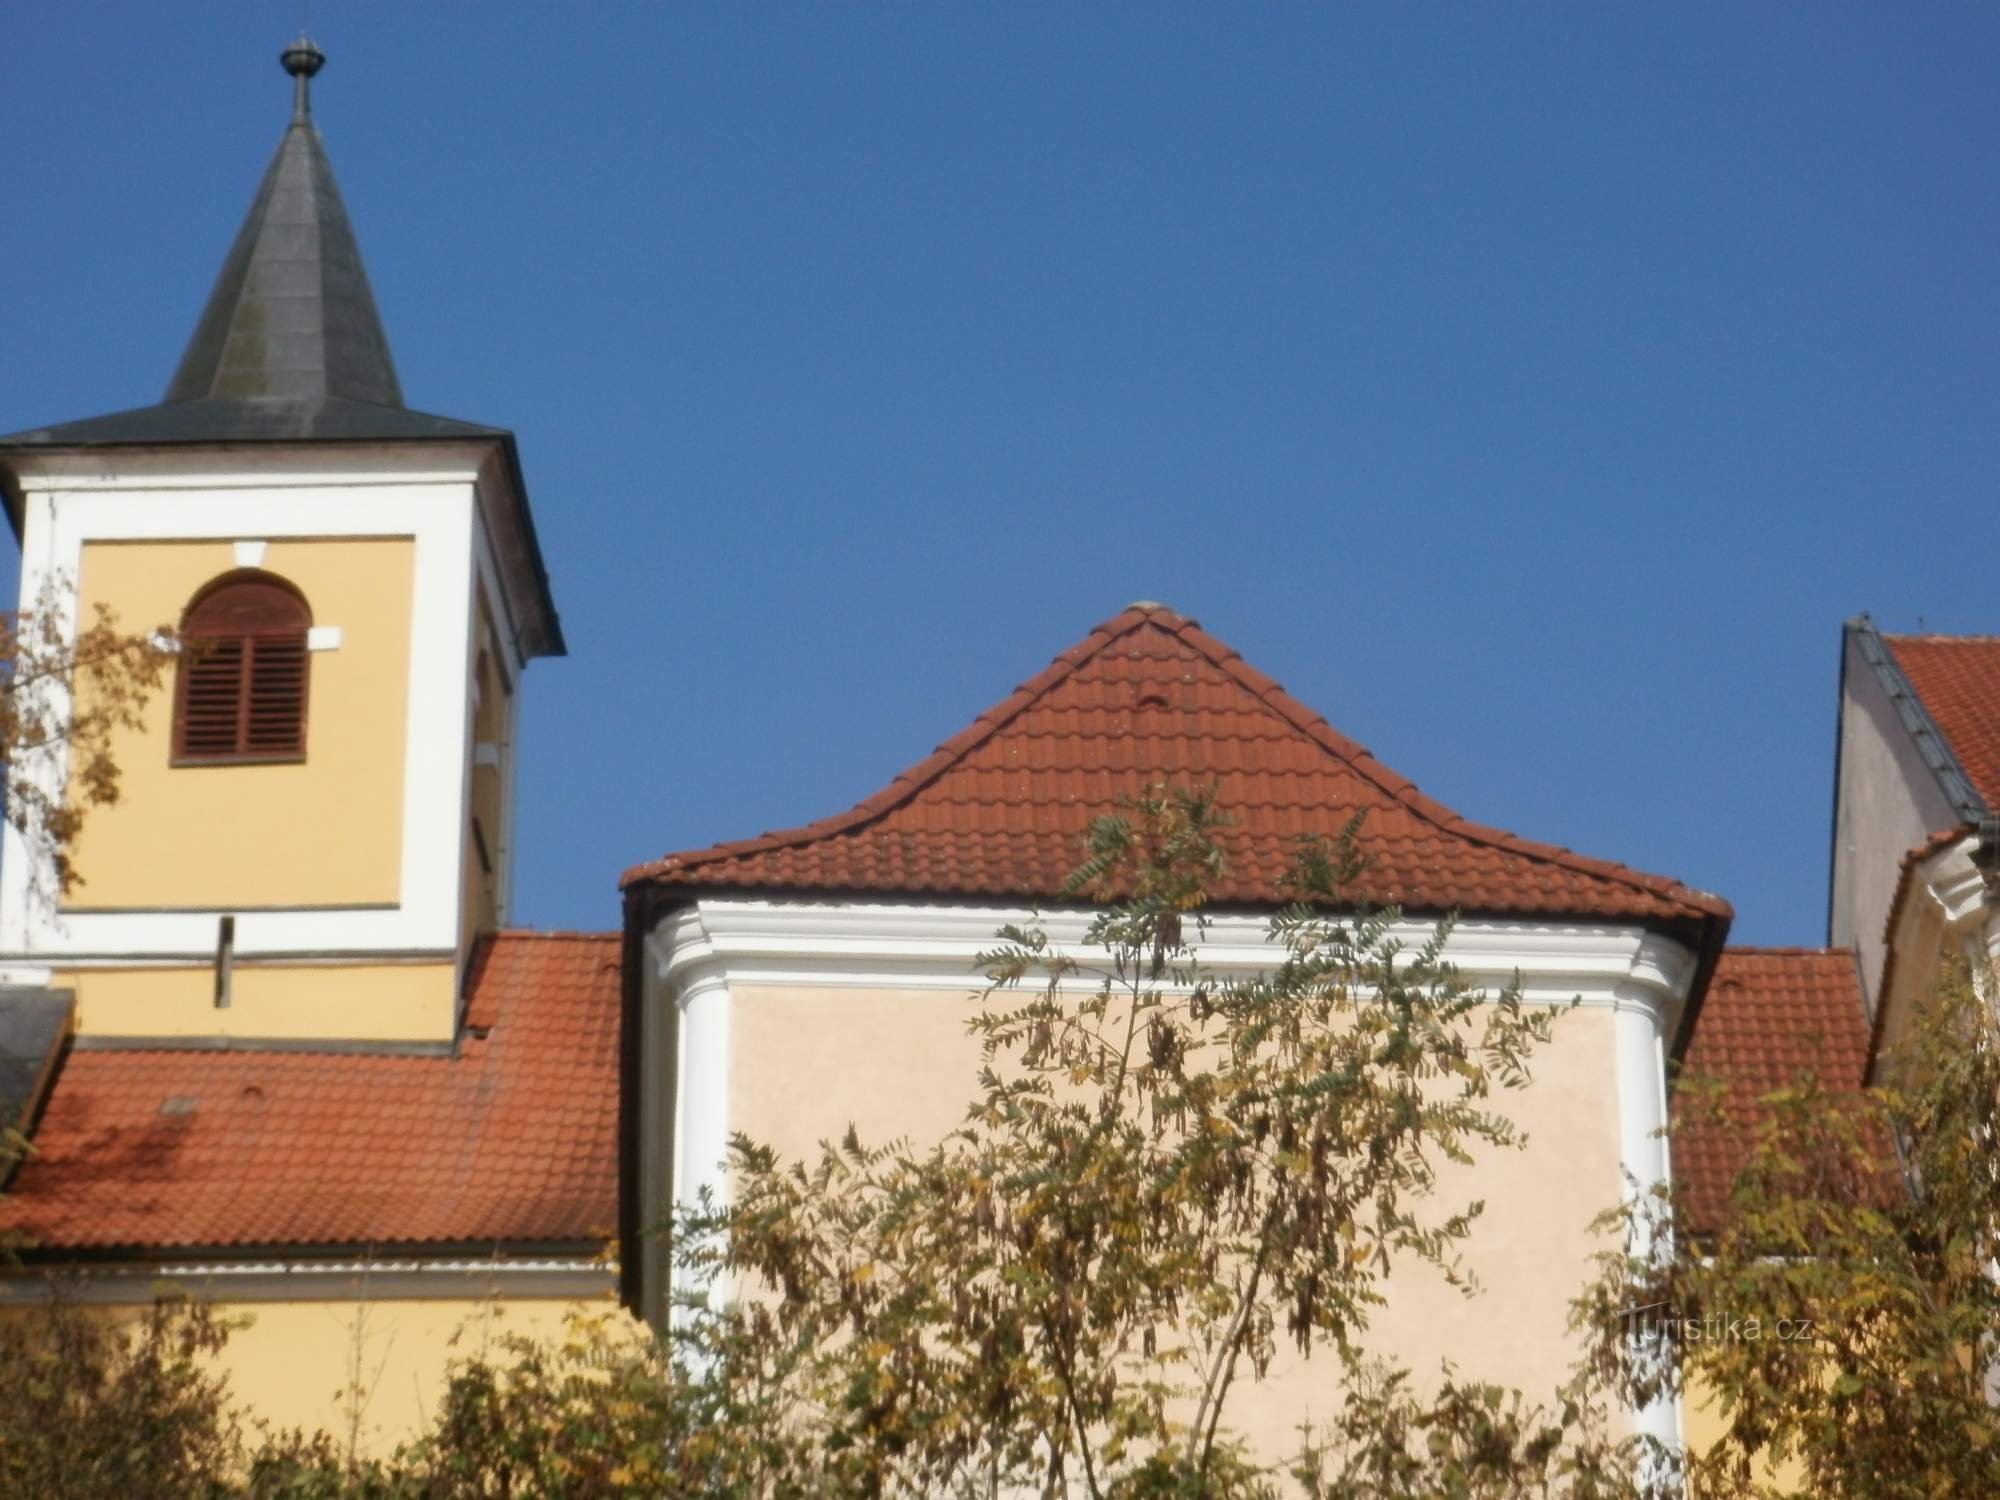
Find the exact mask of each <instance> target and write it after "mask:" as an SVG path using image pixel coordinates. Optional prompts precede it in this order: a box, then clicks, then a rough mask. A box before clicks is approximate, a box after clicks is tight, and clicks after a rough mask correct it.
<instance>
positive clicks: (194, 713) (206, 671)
mask: <svg viewBox="0 0 2000 1500" xmlns="http://www.w3.org/2000/svg"><path fill="white" fill-rule="evenodd" d="M310 623H311V615H310V614H309V613H308V611H307V609H306V605H305V601H304V600H303V599H301V598H299V597H298V595H297V594H295V593H293V592H292V591H291V589H289V588H288V587H286V586H285V585H284V584H282V583H279V582H278V581H276V580H275V579H271V578H269V577H268V575H265V576H258V575H251V576H248V577H239V578H237V579H235V580H232V581H225V582H224V583H222V584H220V585H218V586H216V587H214V588H212V589H210V590H209V591H208V592H207V593H205V594H203V595H202V596H201V597H200V598H199V599H197V600H196V601H195V603H194V605H193V606H192V607H191V608H190V609H189V610H188V612H187V617H186V619H185V621H184V623H183V625H182V633H183V638H184V643H185V645H184V651H185V654H184V656H183V658H182V661H181V670H180V681H179V691H178V696H177V702H176V705H175V709H176V711H175V715H174V756H175V758H176V759H177V760H182V761H231V760H284V759H293V758H296V757H299V756H302V755H304V754H305V725H306V689H307V684H308V681H309V676H310V663H311V658H310V656H309V654H308V652H307V645H306V630H307V627H308V626H309V625H310Z"/></svg>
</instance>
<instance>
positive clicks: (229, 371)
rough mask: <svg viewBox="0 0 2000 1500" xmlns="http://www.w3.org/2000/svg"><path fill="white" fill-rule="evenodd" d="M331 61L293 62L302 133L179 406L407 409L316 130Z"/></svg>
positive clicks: (240, 236)
mask: <svg viewBox="0 0 2000 1500" xmlns="http://www.w3.org/2000/svg"><path fill="white" fill-rule="evenodd" d="M324 62H325V58H324V56H322V54H321V53H320V51H319V49H318V48H316V47H314V46H312V45H311V43H309V42H304V41H301V42H300V44H299V45H297V46H295V47H293V48H291V49H290V50H288V51H287V52H286V53H285V69H286V71H287V72H289V73H291V74H292V76H293V77H294V78H296V79H297V80H298V81H297V85H296V99H295V103H294V106H293V110H292V123H291V126H290V127H289V128H288V129H287V130H286V131H285V138H284V139H283V140H282V141H280V142H279V143H278V154H277V155H276V156H274V157H272V158H271V165H270V168H269V170H267V171H266V172H265V173H264V181H263V182H262V184H261V185H259V187H258V189H257V196H256V197H255V198H254V199H253V200H251V204H250V212H249V213H248V214H247V215H245V217H244V220H243V227H242V228H241V229H240V230H238V231H237V233H236V243H235V244H234V245H232V246H230V249H229V257H228V259H226V260H225V261H223V263H222V274H221V275H219V276H217V277H216V278H215V290H214V291H212V292H210V293H209V296H208V306H207V308H206V309H204V310H203V312H202V315H201V322H200V323H198V324H197V325H196V326H195V331H194V337H193V339H191V340H190V341H189V343H188V346H187V352H186V353H185V354H183V355H182V356H181V364H180V368H179V369H178V370H176V371H175V372H174V378H173V382H172V383H171V384H170V385H169V386H168V387H167V397H166V399H167V400H168V401H199V400H202V399H204V398H208V397H222V398H228V397H231V396H239V397H271V396H277V397H285V396H294V397H308V398H310V397H315V396H334V397H343V398H345V399H347V400H351V401H367V402H372V403H373V404H375V405H378V406H401V405H402V404H403V388H402V386H400V385H399V384H398V383H397V381H396V364H395V361H394V359H392V358H391V357H390V354H389V337H388V335H387V334H385V333H384V332H383V331H382V315H381V314H380V313H379V312H377V311H376V310H375V295H374V293H373V292H371V291H370V290H369V288H368V273H367V271H366V270H364V269H363V268H362V264H361V247H360V246H359V245H358V244H356V243H355V240H354V226H353V225H352V224H350V223H349V222H348V218H347V205H346V204H344V203H342V202H341V200H340V188H339V186H338V185H337V184H336V183H335V182H334V180H333V165H332V163H330V162H329V161H328V160H327V159H326V146H325V144H324V143H323V142H322V141H321V140H320V135H319V131H318V130H317V129H316V128H315V127H314V125H313V122H312V103H311V96H310V93H309V89H310V80H311V78H312V75H313V74H315V73H317V72H318V71H319V70H320V67H321V66H322V64H323V63H324Z"/></svg>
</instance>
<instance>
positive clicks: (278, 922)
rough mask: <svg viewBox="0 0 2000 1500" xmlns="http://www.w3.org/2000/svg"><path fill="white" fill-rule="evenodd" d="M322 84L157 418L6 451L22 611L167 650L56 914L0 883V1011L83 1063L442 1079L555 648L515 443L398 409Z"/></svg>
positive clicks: (10, 880)
mask: <svg viewBox="0 0 2000 1500" xmlns="http://www.w3.org/2000/svg"><path fill="white" fill-rule="evenodd" d="M324 61H325V59H324V57H323V56H322V54H321V53H320V52H319V51H318V49H317V48H315V47H314V46H313V45H312V44H311V43H310V42H308V41H305V40H304V39H301V40H300V41H299V42H297V43H296V44H294V45H293V46H292V47H291V48H289V49H288V50H287V51H286V52H285V53H284V54H283V63H284V67H285V71H286V72H287V73H289V74H290V75H291V77H292V79H293V89H294V94H293V109H292V117H291V121H290V124H289V125H288V127H287V128H286V131H285V134H284V138H283V140H282V141H281V142H280V143H279V146H278V151H277V154H276V156H275V157H274V158H273V159H272V162H271V165H270V167H269V169H268V170H267V171H266V172H265V174H264V178H263V181H262V183H261V184H260V185H259V187H258V189H257V193H256V196H255V198H254V199H253V200H252V201H251V204H250V211H249V213H248V215H247V216H246V217H245V219H244V221H243V226H242V228H241V229H240V230H239V231H238V233H237V236H236V240H235V243H234V244H233V245H232V246H231V247H230V250H229V253H228V255H227V256H226V258H225V259H224V261H223V264H222V270H221V273H220V274H219V275H218V277H217V278H216V282H215V288H214V290H213V292H212V293H211V294H210V296H209V300H208V303H207V306H206V308H205V310H204V311H203V312H202V315H201V318H200V321H199V322H198V323H197V324H196V327H195V330H194V335H193V337H192V338H191V339H190V341H189V343H188V346H187V349H186V352H185V353H184V354H183V355H182V357H181V361H180V365H179V367H178V368H177V369H176V370H175V372H174V375H173V379H172V381H171V383H170V384H169V385H168V387H167V392H166V397H165V399H164V400H163V401H161V402H160V403H158V404H157V405H153V406H146V407H141V408H138V409H136V410H132V411H123V412H117V413H114V414H112V415H109V416H101V417H94V418H89V419H87V420H83V421H77V422H68V423H64V424H61V425H58V426H53V427H46V428H40V429H36V430H33V431H28V432H19V433H15V434H13V435H11V436H8V437H4V438H0V491H4V496H5V501H6V506H7V512H8V519H9V521H10V522H11V523H12V525H13V527H14V531H15V535H16V537H17V538H18V539H19V541H20V544H21V554H22V564H21V604H22V607H23V608H24V609H32V608H34V607H36V606H37V604H38V602H42V601H53V602H54V603H55V605H56V607H57V609H58V611H59V613H61V614H63V615H65V616H66V617H67V619H68V620H69V621H70V622H71V627H72V628H73V626H74V621H75V620H76V619H78V618H89V616H90V613H91V611H93V610H94V608H95V607H96V606H98V605H100V604H102V605H107V606H109V607H110V608H111V609H112V610H114V611H115V612H116V615H117V619H118V622H119V624H120V625H121V626H122V627H123V628H125V629H127V630H138V629H144V628H148V627H153V626H156V625H164V626H168V627H171V628H173V629H174V630H175V631H177V632H178V634H179V636H180V640H181V647H180V651H179V655H178V657H177V659H176V661H175V662H174V663H173V666H172V668H171V670H170V671H169V674H168V677H169V682H168V685H167V688H166V690H165V691H164V692H163V693H161V694H158V695H156V696H155V697H154V699H153V701H152V702H151V703H150V704H149V705H148V708H147V711H146V714H145V722H144V725H143V727H142V728H140V729H138V730H135V731H132V732H129V733H123V734H122V735H121V737H120V738H119V739H118V740H117V741H116V743H115V755H116V759H117V762H118V765H119V767H120V769H121V771H122V775H123V786H122V794H121V799H120V801H119V802H118V803H117V804H116V805H114V806H110V807H105V808H100V809H95V810H93V811H92V812H91V813H90V815H89V816H88V818H87V819H86V820H85V823H84V826H83V830H82V832H81V834H80V836H79V838H78V840H77V841H76V844H75V847H74V850H73V859H74V864H75V868H76V870H77V872H78V873H79V875H80V876H81V882H80V883H79V884H77V885H76V886H75V887H74V888H73V889H71V890H70V891H69V892H67V893H66V894H63V895H61V896H59V897H57V896H53V895H52V894H51V891H50V886H49V882H48V881H47V879H46V878H42V877H45V876H46V873H47V872H46V870H38V869H37V867H36V860H37V856H36V852H35V850H34V849H33V848H31V847H30V846H29V845H28V844H27V843H26V842H24V840H23V839H22V838H21V837H20V836H19V835H18V834H17V833H16V832H15V831H14V830H12V829H11V828H10V829H9V830H8V831H7V833H6V844H5V851H4V857H3V858H0V983H4V984H7V985H12V986H16V987H23V986H26V987H46V988H49V989H53V990H56V991H68V992H70V993H71V994H72V995H73V997H74V1003H75V1019H74V1025H75V1028H76V1031H77V1033H78V1035H79V1037H80V1038H84V1039H102V1041H103V1043H104V1044H106V1045H117V1044H118V1039H127V1040H132V1039H140V1038H151V1039H176V1040H177V1041H179V1040H182V1039H184V1040H185V1041H186V1042H189V1043H193V1042H199V1041H203V1040H206V1041H210V1042H214V1041H224V1042H226V1043H227V1044H228V1045H242V1044H246V1043H259V1042H261V1043H275V1044H279V1045H317V1044H323V1043H337V1044H343V1045H347V1044H357V1043H358V1044H364V1045H372V1046H378V1047H379V1046H388V1047H392V1048H397V1049H402V1048H407V1049H409V1050H413V1051H424V1050H431V1049H440V1048H446V1047H449V1046H450V1045H451V1044H452V1042H453V1040H454V1038H455V1036H456V1035H457V1030H458V1026H459V1021H460V1002H461V996H462V995H463V993H464V990H465V980H466V974H467V967H468V961H469V958H470V955H471V953H472V949H473V945H474V944H475V942H476V941H477V939H478V938H479V936H480V935H481V934H482V933H485V932H490V931H492V930H494V929H496V928H497V927H499V926H501V925H502V924H504V922H505V920H506V913H507V903H508V894H509V892H508V885H509V880H508V875H509V863H510V857H511V852H512V844H513V840H512V833H511V801H512V780H513V771H514V757H513V746H514V730H515V722H516V708H517V704H518V701H519V691H520V681H521V674H522V672H523V670H524V669H525V668H526V666H527V664H528V663H529V662H530V661H532V660H533V659H534V658H536V657H538V656H552V655H561V654H562V651H563V642H562V633H561V629H560V627H559V625H558V623H557V619H556V613H555V608H554V605H553V603H552V601H551V598H550V594H549V586H548V578H547V575H546V572H545V571H544V568H543V565H542V558H541V552H540V549H539V547H538V545H537V543H536V539H535V528H534V522H533V518H532V516H531V515H530V512H529V508H528V496H527V492H526V489H525V488H524V485H523V482H522V476H521V465H520V459H519V456H518V454H517V452H516V450H515V444H514V437H513V434H512V433H510V432H507V431H505V430H502V429H500V428H495V427H486V426H480V425H476V424H473V423H469V422H461V421H456V420H453V419H450V418H446V417H438V416H431V415H427V414H425V413H423V412H419V411H413V410H411V409H410V408H409V407H407V406H406V405H405V404H404V401H403V392H402V387H401V385H400V384H399V383H398V381H397V378H396V369H395V363H394V361H393V359H392V358H391V355H390V352H389V341H388V338H387V336H386V334H385V333H384V330H383V327H382V320H381V316H380V314H379V313H378V312H377V310H376V306H375V300H374V296H373V293H372V292H371V291H370V289H369V285H368V277H367V274H366V272H365V271H364V270H363V268H362V261H361V253H360V249H359V246H358V245H357V243H356V240H355V235H354V230H353V227H352V225H351V224H350V223H349V221H348V216H347V210H346V208H345V206H344V205H343V203H342V201H341V196H340V190H339V188H338V187H337V186H336V185H335V182H334V178H333V171H332V168H331V166H330V164H329V162H328V159H327V154H326V149H325V146H324V144H323V142H322V140H321V138H320V134H319V131H318V130H317V128H316V127H315V126H314V123H313V119H312V113H311V104H312V100H311V87H312V80H313V77H314V75H316V74H317V73H318V72H319V70H320V68H321V66H322V65H323V63H324ZM50 774H51V775H52V776H54V777H57V778H59V777H60V775H61V774H62V768H61V767H60V766H53V767H52V768H51V771H50Z"/></svg>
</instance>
